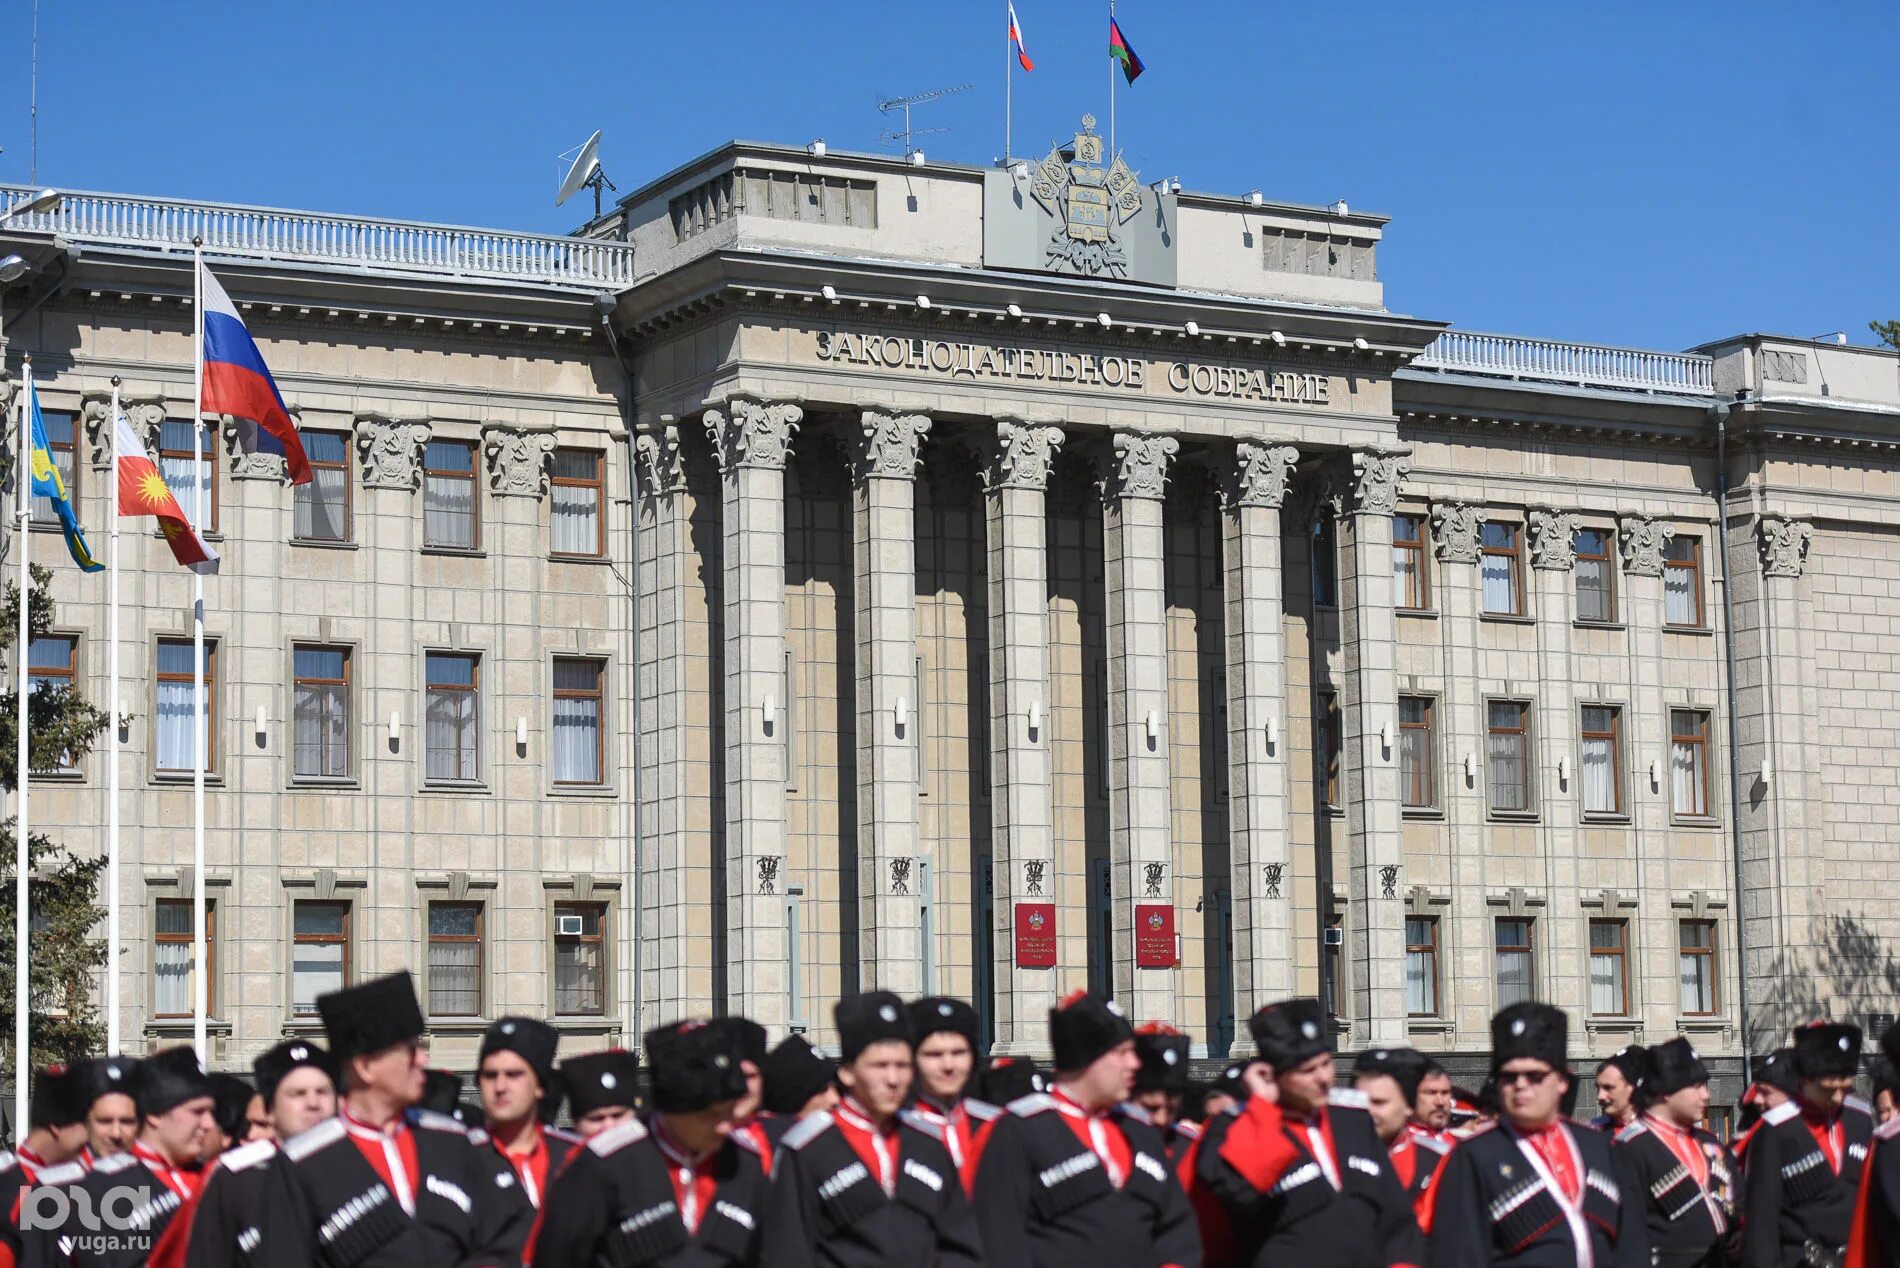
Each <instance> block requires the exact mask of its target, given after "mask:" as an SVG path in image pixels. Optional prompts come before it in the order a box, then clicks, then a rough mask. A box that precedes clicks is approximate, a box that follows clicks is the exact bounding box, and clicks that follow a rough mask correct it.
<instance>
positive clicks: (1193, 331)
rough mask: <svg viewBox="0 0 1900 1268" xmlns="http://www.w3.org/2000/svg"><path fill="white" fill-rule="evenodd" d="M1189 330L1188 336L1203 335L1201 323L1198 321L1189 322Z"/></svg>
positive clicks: (1192, 337)
mask: <svg viewBox="0 0 1900 1268" xmlns="http://www.w3.org/2000/svg"><path fill="white" fill-rule="evenodd" d="M1187 332H1188V338H1190V339H1199V338H1200V337H1201V323H1200V322H1198V321H1191V322H1189V323H1188V324H1187Z"/></svg>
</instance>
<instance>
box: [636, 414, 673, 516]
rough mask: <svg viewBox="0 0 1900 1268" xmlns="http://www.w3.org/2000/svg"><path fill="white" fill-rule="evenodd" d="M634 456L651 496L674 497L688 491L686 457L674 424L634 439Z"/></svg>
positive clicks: (643, 433) (641, 434)
mask: <svg viewBox="0 0 1900 1268" xmlns="http://www.w3.org/2000/svg"><path fill="white" fill-rule="evenodd" d="M633 447H634V453H635V455H636V456H637V457H638V459H639V463H640V475H641V477H642V479H644V480H645V482H646V487H647V492H649V493H651V494H652V495H653V496H654V497H656V498H663V497H671V496H672V495H673V494H675V493H678V492H680V491H681V490H683V489H684V488H685V487H686V453H685V450H684V449H682V448H681V447H680V429H679V428H678V427H676V426H674V425H673V424H672V423H667V424H665V425H664V426H662V427H657V428H655V429H654V430H652V431H643V432H641V433H640V434H639V435H638V436H636V437H635V438H634V446H633Z"/></svg>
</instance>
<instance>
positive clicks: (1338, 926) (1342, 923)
mask: <svg viewBox="0 0 1900 1268" xmlns="http://www.w3.org/2000/svg"><path fill="white" fill-rule="evenodd" d="M1326 1011H1327V1013H1328V1014H1329V1015H1331V1016H1333V1017H1344V1016H1345V1015H1346V918H1345V917H1344V916H1342V915H1341V914H1340V913H1338V912H1336V911H1335V912H1333V913H1331V914H1330V915H1328V916H1327V917H1326Z"/></svg>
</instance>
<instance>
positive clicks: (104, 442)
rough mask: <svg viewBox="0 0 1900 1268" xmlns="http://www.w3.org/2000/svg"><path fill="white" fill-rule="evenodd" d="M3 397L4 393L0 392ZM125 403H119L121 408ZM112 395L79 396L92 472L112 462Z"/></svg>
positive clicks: (83, 393)
mask: <svg viewBox="0 0 1900 1268" xmlns="http://www.w3.org/2000/svg"><path fill="white" fill-rule="evenodd" d="M0 395H4V392H0ZM124 404H125V402H124V401H123V400H121V401H120V406H121V407H123V406H124ZM111 412H112V393H110V392H102V391H99V390H97V389H94V390H93V391H90V392H81V393H80V394H79V417H80V420H81V422H82V423H83V424H84V426H85V429H86V460H87V461H88V462H89V463H91V464H92V467H93V469H94V470H101V471H102V470H104V469H105V465H106V464H107V463H108V462H111V461H112V420H111V419H110V418H109V417H107V415H109V414H111Z"/></svg>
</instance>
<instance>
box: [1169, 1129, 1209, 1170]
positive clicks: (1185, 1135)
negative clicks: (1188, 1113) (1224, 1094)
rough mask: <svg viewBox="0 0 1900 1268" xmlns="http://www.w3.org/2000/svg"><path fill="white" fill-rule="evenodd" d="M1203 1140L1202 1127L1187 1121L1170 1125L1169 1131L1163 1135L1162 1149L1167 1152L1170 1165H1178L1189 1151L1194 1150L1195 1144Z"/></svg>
mask: <svg viewBox="0 0 1900 1268" xmlns="http://www.w3.org/2000/svg"><path fill="white" fill-rule="evenodd" d="M1200 1138H1201V1125H1200V1124H1199V1123H1190V1122H1188V1121H1186V1120H1185V1119H1181V1120H1177V1121H1175V1122H1172V1123H1169V1124H1168V1130H1167V1131H1165V1132H1163V1133H1161V1147H1162V1148H1163V1149H1164V1150H1166V1151H1167V1154H1168V1164H1169V1165H1170V1166H1175V1165H1178V1164H1179V1163H1180V1161H1181V1159H1182V1158H1183V1157H1184V1156H1185V1155H1186V1154H1187V1151H1188V1150H1190V1149H1192V1148H1194V1142H1195V1141H1197V1140H1199V1139H1200Z"/></svg>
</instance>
